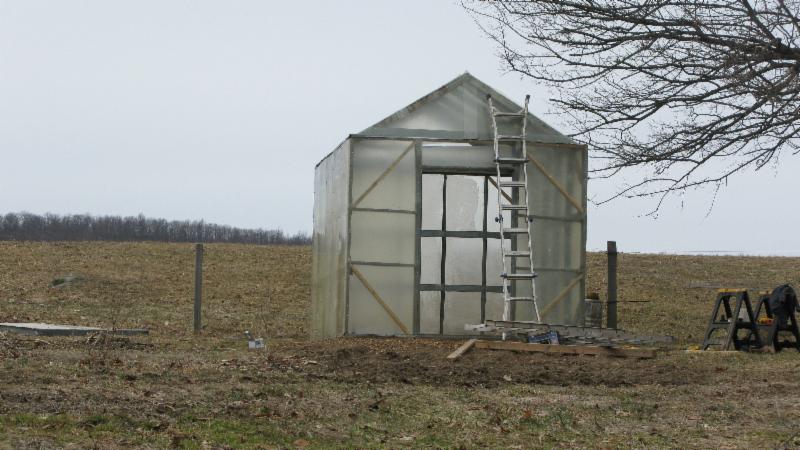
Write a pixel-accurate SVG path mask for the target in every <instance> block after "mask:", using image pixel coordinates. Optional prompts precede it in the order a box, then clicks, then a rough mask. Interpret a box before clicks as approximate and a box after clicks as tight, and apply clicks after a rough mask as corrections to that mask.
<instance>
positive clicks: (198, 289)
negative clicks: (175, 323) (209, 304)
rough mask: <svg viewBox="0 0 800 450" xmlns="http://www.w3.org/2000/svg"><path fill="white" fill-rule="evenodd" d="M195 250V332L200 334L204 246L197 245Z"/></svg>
mask: <svg viewBox="0 0 800 450" xmlns="http://www.w3.org/2000/svg"><path fill="white" fill-rule="evenodd" d="M194 249H195V251H194V332H195V333H199V332H200V328H201V324H202V320H201V315H200V310H201V306H202V301H203V244H196V245H195V247H194Z"/></svg>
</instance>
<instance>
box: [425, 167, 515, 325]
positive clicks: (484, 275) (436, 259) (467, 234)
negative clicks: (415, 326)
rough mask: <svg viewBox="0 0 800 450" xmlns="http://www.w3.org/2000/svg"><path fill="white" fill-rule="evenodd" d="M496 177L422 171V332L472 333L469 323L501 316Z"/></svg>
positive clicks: (508, 242)
mask: <svg viewBox="0 0 800 450" xmlns="http://www.w3.org/2000/svg"><path fill="white" fill-rule="evenodd" d="M494 183H495V177H493V176H490V175H488V174H486V175H458V174H445V173H424V174H422V228H421V230H420V233H419V239H420V245H419V247H420V265H421V268H420V283H419V299H420V300H419V332H420V334H447V335H459V334H468V333H469V332H467V331H465V330H464V325H465V324H478V323H482V322H483V321H484V320H485V319H499V318H501V316H502V311H503V294H502V292H503V291H502V280H501V278H500V274H501V272H502V261H501V252H500V233H499V224H498V223H497V222H496V221H495V218H496V216H497V190H496V189H497V188H496V187H495V184H494ZM509 219H510V217H508V218H506V219H504V220H509ZM506 244H507V246H508V248H509V249H510V248H512V243H511V242H510V241H506Z"/></svg>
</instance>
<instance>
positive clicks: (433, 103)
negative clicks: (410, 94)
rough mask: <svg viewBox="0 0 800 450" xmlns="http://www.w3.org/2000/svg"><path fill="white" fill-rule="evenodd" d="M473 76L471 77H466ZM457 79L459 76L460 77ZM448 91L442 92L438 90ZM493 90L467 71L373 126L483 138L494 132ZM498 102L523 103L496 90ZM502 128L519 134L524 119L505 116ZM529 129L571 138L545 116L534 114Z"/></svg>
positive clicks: (506, 105)
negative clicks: (407, 109) (491, 115)
mask: <svg viewBox="0 0 800 450" xmlns="http://www.w3.org/2000/svg"><path fill="white" fill-rule="evenodd" d="M467 77H469V78H470V79H466V78H467ZM456 81H457V80H456ZM440 92H444V94H442V95H436V94H437V93H440ZM489 93H492V92H491V90H490V88H489V87H488V86H486V85H485V84H483V83H481V82H480V81H478V80H476V79H474V78H472V77H471V76H470V75H466V76H465V78H464V79H462V82H460V83H456V84H451V85H450V86H447V87H446V88H445V89H439V90H437V91H436V92H434V93H432V95H431V96H430V97H429V99H428V101H425V102H419V103H416V104H415V105H413V106H414V110H413V111H411V112H410V114H402V115H400V116H395V117H391V118H390V120H384V121H382V122H380V123H379V124H377V126H376V127H373V128H370V130H380V129H381V128H393V129H398V128H405V129H410V130H437V131H453V132H460V133H461V134H463V135H464V136H467V137H470V138H474V139H476V138H483V139H485V138H486V137H488V136H490V135H491V122H490V118H489V105H488V103H487V101H486V94H489ZM493 100H494V105H495V107H496V108H498V109H499V110H501V111H519V110H520V109H521V106H519V105H516V104H514V103H512V102H511V101H509V100H507V99H504V98H502V96H500V95H497V94H496V93H493ZM499 126H500V129H501V130H506V129H508V130H509V131H514V132H512V133H509V134H519V128H520V120H519V119H517V120H513V119H503V120H501V122H500V123H499ZM527 130H528V133H529V135H531V134H533V135H537V136H540V137H550V138H551V139H554V141H553V142H564V141H566V140H567V139H566V138H565V137H563V136H561V135H558V133H557V132H556V131H555V130H553V128H551V127H550V126H548V125H546V124H545V123H544V122H542V121H541V120H539V119H537V118H534V117H530V118H529V119H528V126H527Z"/></svg>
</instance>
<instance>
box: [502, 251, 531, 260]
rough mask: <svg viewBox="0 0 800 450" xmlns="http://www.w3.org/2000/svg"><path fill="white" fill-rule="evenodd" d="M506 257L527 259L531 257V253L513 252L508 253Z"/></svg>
mask: <svg viewBox="0 0 800 450" xmlns="http://www.w3.org/2000/svg"><path fill="white" fill-rule="evenodd" d="M506 256H507V257H509V258H517V257H520V256H526V257H527V256H531V252H521V251H512V252H508V253H506Z"/></svg>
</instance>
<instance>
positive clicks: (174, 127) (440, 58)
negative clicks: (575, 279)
mask: <svg viewBox="0 0 800 450" xmlns="http://www.w3.org/2000/svg"><path fill="white" fill-rule="evenodd" d="M464 71H469V72H470V73H472V74H473V75H475V76H477V77H478V78H480V79H481V80H483V81H485V82H487V83H488V84H490V85H492V86H494V87H495V88H497V89H498V90H499V91H500V92H503V93H505V94H506V95H508V96H509V97H510V98H512V99H522V97H523V96H524V95H525V94H526V93H530V94H532V96H533V100H532V104H531V110H532V112H533V113H534V114H537V115H539V116H540V117H543V118H544V120H546V121H547V122H549V123H551V124H552V125H554V126H556V127H560V128H562V129H564V128H565V127H563V126H562V125H563V124H562V123H561V122H560V120H559V118H558V116H554V115H548V112H549V106H548V101H547V99H548V93H547V91H546V90H545V89H543V88H541V87H539V86H537V85H536V84H534V83H532V82H531V81H528V80H524V79H521V78H520V77H519V76H518V75H514V74H504V73H503V72H502V71H501V70H500V64H499V60H498V59H497V57H496V55H495V49H494V47H493V46H492V44H491V43H490V42H489V41H488V40H487V39H486V38H485V37H484V36H483V35H482V34H481V32H480V31H479V29H478V28H477V27H476V26H475V24H474V23H473V22H472V19H471V18H470V17H469V16H468V15H467V14H466V13H465V12H464V11H463V10H462V9H461V8H460V6H458V4H457V3H455V2H453V1H451V0H437V1H431V0H404V1H402V2H399V1H388V0H386V1H376V0H363V1H341V2H331V1H303V2H267V1H224V2H223V1H198V0H191V1H166V0H159V1H142V0H137V1H127V2H122V1H109V0H98V1H69V2H67V1H60V0H53V1H34V0H19V1H4V0H0V156H2V160H1V161H2V172H1V173H0V212H7V211H30V212H34V213H45V212H53V213H61V214H66V213H92V214H120V215H133V214H138V213H144V214H145V215H147V216H151V217H163V218H167V219H201V218H202V219H205V220H206V221H209V222H217V223H224V224H230V225H234V226H239V227H262V228H272V227H280V228H283V229H284V230H287V231H290V232H294V231H298V230H305V231H310V229H311V215H312V204H313V172H314V165H315V164H316V163H317V162H318V161H319V160H320V159H321V158H322V157H323V156H325V155H326V154H327V153H328V152H330V151H331V150H332V149H333V148H334V147H335V146H336V145H337V144H339V142H341V141H342V140H343V139H344V138H345V137H346V136H347V135H348V134H349V133H355V132H359V131H361V130H362V129H364V128H366V127H367V126H369V125H371V124H373V123H375V122H377V121H378V120H380V119H382V118H383V117H385V116H387V115H388V114H391V113H392V112H394V111H396V110H397V109H399V108H401V107H403V106H405V105H406V104H408V103H410V102H412V101H413V100H415V99H417V98H418V97H420V96H422V95H424V94H426V93H428V92H429V91H431V90H433V89H435V88H437V87H439V86H440V85H442V84H444V83H445V82H447V81H449V80H450V79H452V78H454V77H456V76H457V75H459V74H461V73H463V72H464ZM565 131H569V130H568V129H567V130H565ZM798 170H800V163H798V160H797V158H796V157H792V156H791V155H789V154H787V155H785V157H784V159H783V160H782V161H781V165H780V166H779V167H778V168H770V169H765V170H764V171H762V172H760V173H758V174H748V175H746V176H742V177H739V178H736V179H732V180H731V181H730V183H729V185H728V186H727V188H725V189H724V190H722V191H720V193H719V194H718V195H717V197H716V201H715V203H714V208H713V210H712V211H711V214H710V215H708V216H707V214H708V210H709V208H710V207H711V205H712V198H713V192H711V191H707V190H706V191H700V192H691V193H688V194H687V195H685V196H683V197H681V198H674V199H673V200H671V201H669V202H668V203H666V204H665V205H664V206H663V207H662V209H661V211H660V212H659V215H658V218H657V219H653V218H651V217H646V216H645V214H646V213H647V212H649V211H650V210H651V209H652V208H653V206H654V203H653V201H652V200H640V201H630V200H620V201H616V202H613V203H611V204H606V205H603V206H592V205H590V208H589V242H588V244H587V246H588V248H589V249H598V248H604V247H605V241H606V240H609V239H611V240H613V239H616V240H617V241H618V242H619V244H618V245H619V247H620V249H621V250H623V251H642V252H645V251H646V252H690V251H708V250H713V251H733V252H744V253H756V254H786V255H793V254H800V237H798V233H797V232H796V230H797V228H798V227H797V225H796V224H797V223H798V221H799V220H800V214H798V211H797V207H796V206H797V203H796V201H795V193H796V188H797V184H798V181H797V173H798ZM613 183H614V180H611V183H610V184H609V183H608V182H603V183H598V182H590V186H589V189H590V191H589V195H590V197H594V198H602V197H604V196H605V195H607V194H608V193H609V192H611V190H612V189H613V188H614V186H613Z"/></svg>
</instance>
